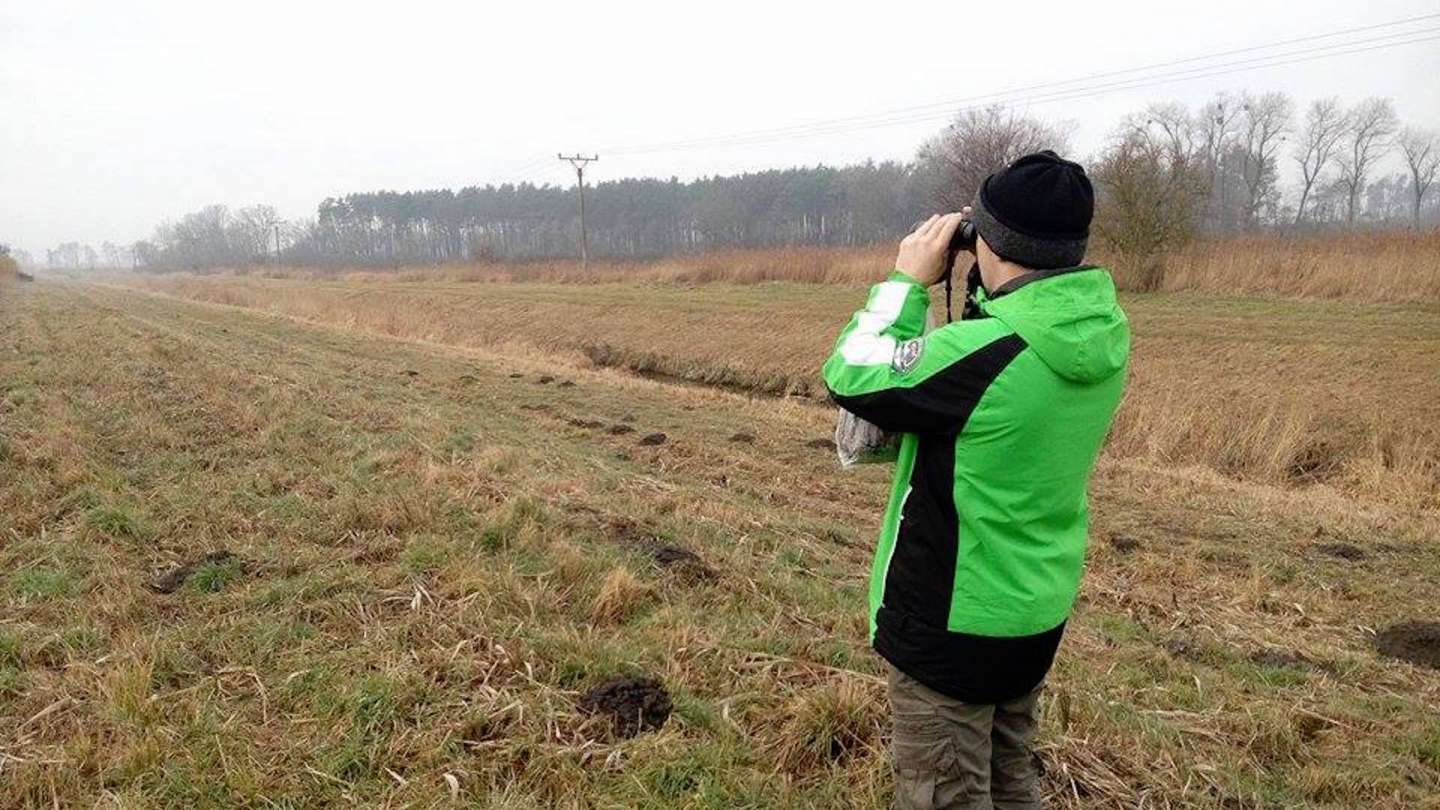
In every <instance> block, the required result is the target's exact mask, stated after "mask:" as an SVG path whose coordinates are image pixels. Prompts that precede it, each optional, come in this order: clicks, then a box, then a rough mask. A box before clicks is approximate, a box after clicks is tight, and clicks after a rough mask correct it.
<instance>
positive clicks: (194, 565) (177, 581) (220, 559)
mask: <svg viewBox="0 0 1440 810" xmlns="http://www.w3.org/2000/svg"><path fill="white" fill-rule="evenodd" d="M234 557H235V555H233V554H231V553H230V552H228V551H224V550H221V551H213V552H211V553H209V554H206V555H205V556H204V557H201V558H199V559H197V560H191V561H189V562H185V563H181V564H179V565H177V566H175V567H174V568H171V569H170V570H169V571H166V572H165V573H163V574H161V575H160V576H158V577H156V578H155V579H154V580H152V581H151V582H150V584H149V586H150V590H152V591H154V592H156V593H174V592H176V591H178V590H180V587H181V586H182V585H184V584H185V581H186V580H188V579H190V576H191V575H192V574H194V573H195V572H196V571H198V570H199V569H200V566H202V565H207V564H219V563H225V562H229V561H230V560H232V559H234Z"/></svg>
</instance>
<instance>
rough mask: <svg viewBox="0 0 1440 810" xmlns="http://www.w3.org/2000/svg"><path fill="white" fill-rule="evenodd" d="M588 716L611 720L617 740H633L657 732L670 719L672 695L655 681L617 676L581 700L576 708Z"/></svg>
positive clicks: (582, 696)
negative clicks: (643, 733) (641, 734)
mask: <svg viewBox="0 0 1440 810" xmlns="http://www.w3.org/2000/svg"><path fill="white" fill-rule="evenodd" d="M577 705H578V708H579V709H580V711H582V712H584V713H586V714H598V715H606V716H608V717H609V718H610V721H611V727H612V728H613V730H614V732H615V736H617V737H622V738H629V737H634V736H635V735H637V734H639V733H640V732H642V731H656V730H658V729H659V728H660V727H661V726H663V725H665V721H666V720H668V719H670V710H671V708H672V704H671V701H670V693H669V692H667V691H665V687H664V685H662V684H661V683H660V681H658V680H656V679H654V678H643V677H641V678H632V677H627V676H623V675H622V676H617V677H614V678H611V679H610V680H608V681H605V682H604V683H602V684H600V685H599V686H597V687H595V688H594V689H591V690H590V691H589V692H586V693H585V694H584V695H581V696H580V702H579V703H578V704H577Z"/></svg>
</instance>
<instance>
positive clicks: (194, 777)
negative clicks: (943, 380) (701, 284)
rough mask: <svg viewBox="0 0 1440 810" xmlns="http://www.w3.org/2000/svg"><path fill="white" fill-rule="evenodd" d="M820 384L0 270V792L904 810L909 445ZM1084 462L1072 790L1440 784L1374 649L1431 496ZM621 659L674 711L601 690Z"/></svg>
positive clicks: (1412, 606)
mask: <svg viewBox="0 0 1440 810" xmlns="http://www.w3.org/2000/svg"><path fill="white" fill-rule="evenodd" d="M677 317H678V316H677ZM1376 362H1377V365H1378V364H1379V361H1376ZM1387 373H1388V372H1387ZM1395 379H1399V377H1398V376H1397V377H1396V378H1395ZM830 419H831V416H830V414H829V413H828V411H826V410H825V409H824V408H823V407H819V406H817V405H816V404H813V403H798V402H791V401H785V400H776V399H768V398H756V399H751V398H747V397H744V396H741V395H737V394H732V393H725V392H723V391H717V390H711V389H708V388H698V387H694V386H677V385H672V384H666V383H663V382H658V381H651V380H645V379H638V378H636V377H634V376H632V375H629V374H627V373H625V372H624V371H621V370H618V369H597V368H593V367H591V366H590V365H589V364H587V363H585V362H583V361H582V360H580V359H578V358H577V357H576V354H575V353H574V352H573V351H559V350H556V351H553V352H551V351H547V350H546V349H544V348H536V347H534V346H525V345H514V346H508V347H506V346H498V347H465V346H457V345H447V344H442V343H436V342H422V341H416V340H406V339H400V338H394V337H384V336H380V335H376V334H370V333H367V332H364V331H360V330H356V329H347V328H340V327H337V326H327V325H322V324H314V323H301V322H299V321H297V320H293V319H291V318H287V317H283V316H279V315H274V314H266V313H259V312H254V311H248V310H244V309H239V308H234V307H223V306H215V305H211V304H204V303H195V302H186V301H181V300H177V299H174V298H168V297H163V296H158V295H154V294H150V293H146V292H143V291H138V290H131V289H121V288H113V287H104V286H87V285H80V284H60V283H37V284H32V285H25V286H24V287H6V288H0V600H3V607H0V807H50V806H90V805H100V806H116V807H127V808H128V807H233V806H244V807H256V808H261V807H322V806H331V805H337V806H349V805H352V804H353V805H358V806H388V807H401V806H406V807H409V806H417V807H431V806H434V807H443V806H451V805H455V806H462V805H463V806H475V805H477V804H478V805H479V806H496V807H517V808H519V807H550V806H560V807H633V806H640V807H657V808H659V807H716V808H719V807H806V806H810V807H852V806H858V807H882V806H884V805H885V803H886V802H887V801H888V790H889V787H888V785H889V777H888V773H887V770H886V769H887V761H886V757H885V753H884V745H885V717H884V703H883V687H882V685H881V684H880V681H879V677H878V676H879V675H881V674H882V671H881V669H880V667H879V665H878V661H877V660H876V659H875V658H874V656H873V655H872V654H871V653H869V652H868V650H867V649H866V647H865V644H864V612H863V589H864V583H865V576H866V573H867V566H868V557H869V547H870V543H871V538H872V535H873V533H874V531H875V530H876V527H877V524H878V517H879V508H880V505H881V503H882V500H883V497H884V492H885V488H886V482H885V475H884V473H885V470H883V469H880V468H874V469H866V470H862V471H859V472H857V473H841V472H839V471H838V470H837V469H836V465H835V462H834V458H833V453H832V452H831V451H830V450H828V449H827V448H825V447H823V446H820V445H823V440H824V439H825V438H826V437H827V436H828V434H829V428H830ZM657 437H658V438H657ZM1093 489H1094V493H1095V494H1094V499H1093V502H1092V512H1093V514H1094V525H1093V531H1092V547H1091V551H1090V564H1089V565H1090V567H1089V573H1088V575H1087V577H1088V578H1087V580H1086V585H1085V587H1084V589H1083V594H1082V598H1081V604H1080V606H1079V608H1078V610H1077V615H1076V618H1075V620H1074V621H1073V623H1072V625H1071V628H1070V630H1069V631H1068V633H1067V638H1066V641H1065V644H1064V646H1063V647H1062V651H1061V661H1060V663H1059V665H1058V667H1057V670H1056V672H1055V674H1054V675H1053V676H1052V683H1051V698H1050V700H1049V701H1048V702H1047V704H1046V709H1045V713H1044V718H1043V730H1042V745H1041V749H1040V754H1041V756H1042V758H1043V760H1044V763H1045V766H1046V790H1047V792H1048V794H1049V797H1050V801H1051V802H1052V805H1053V806H1056V807H1074V808H1080V807H1085V808H1092V807H1114V808H1121V807H1127V808H1133V807H1137V806H1144V807H1157V808H1159V807H1216V808H1219V807H1227V808H1234V807H1271V806H1297V805H1304V806H1320V807H1336V808H1339V807H1357V806H1375V807H1440V803H1437V801H1436V797H1437V796H1440V713H1437V712H1436V711H1435V710H1434V708H1435V706H1436V705H1437V704H1440V669H1436V668H1433V667H1427V666H1423V665H1416V664H1411V663H1406V662H1402V661H1398V660H1396V659H1394V658H1392V657H1387V656H1384V655H1381V654H1380V653H1379V652H1377V649H1376V648H1377V645H1378V646H1381V647H1386V648H1387V649H1391V648H1393V647H1394V645H1393V644H1392V643H1391V641H1393V640H1394V639H1395V638H1397V636H1396V635H1395V634H1394V633H1393V632H1391V633H1387V632H1386V629H1387V628H1390V627H1391V626H1393V625H1396V624H1397V623H1404V622H1407V621H1410V620H1433V619H1434V606H1435V605H1436V604H1440V540H1437V537H1436V526H1435V521H1434V516H1433V513H1430V512H1424V511H1415V510H1408V509H1403V508H1400V507H1399V506H1394V505H1387V504H1385V503H1371V504H1368V505H1357V503H1356V502H1355V501H1353V500H1351V499H1349V498H1346V497H1342V496H1341V495H1340V494H1339V493H1337V492H1336V491H1334V490H1331V489H1326V488H1318V489H1297V488H1291V487H1280V486H1270V485H1267V484H1260V483H1243V482H1236V481H1234V480H1230V479H1227V478H1224V477H1222V476H1220V475H1218V474H1215V473H1211V472H1207V471H1204V470H1201V469H1199V468H1172V467H1165V466H1159V465H1156V464H1154V463H1153V462H1152V461H1150V460H1147V459H1144V458H1110V459H1108V460H1107V461H1106V462H1104V463H1103V464H1102V467H1101V469H1100V471H1099V473H1098V474H1097V477H1096V480H1095V482H1094V487H1093ZM167 574H169V576H168V577H167ZM166 591H168V592H166ZM1377 634H1378V640H1377ZM1402 634H1403V633H1402ZM1387 639H1389V640H1391V641H1387ZM1416 644H1419V647H1420V648H1421V649H1422V652H1423V649H1427V648H1425V647H1424V644H1423V643H1420V642H1416ZM1411 646H1412V647H1415V646H1416V645H1415V644H1412V645H1411ZM617 673H624V674H630V675H643V676H647V677H654V678H656V679H658V680H659V681H660V683H661V684H663V686H664V688H665V689H666V690H668V692H669V694H670V696H671V698H672V701H673V714H672V715H671V716H670V717H669V719H668V722H666V723H665V725H664V726H663V727H662V728H661V729H659V730H658V731H648V732H645V733H642V734H640V735H639V736H636V737H634V738H633V739H620V738H618V737H617V736H616V734H615V731H614V729H613V728H612V727H611V726H610V724H609V722H608V721H607V720H606V719H605V718H604V717H595V716H589V715H587V714H585V713H582V712H580V711H579V710H578V709H577V708H576V704H577V701H578V699H579V696H580V695H581V694H582V693H583V692H585V691H586V690H588V689H590V688H591V687H592V686H594V685H596V684H598V683H600V682H601V681H603V680H605V679H606V678H608V677H610V676H612V675H615V674H617Z"/></svg>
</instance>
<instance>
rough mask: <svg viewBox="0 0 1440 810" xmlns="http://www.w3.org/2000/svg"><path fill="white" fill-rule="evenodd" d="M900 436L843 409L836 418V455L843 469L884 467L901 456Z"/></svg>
mask: <svg viewBox="0 0 1440 810" xmlns="http://www.w3.org/2000/svg"><path fill="white" fill-rule="evenodd" d="M900 436H901V434H899V433H887V432H885V431H883V430H881V429H880V428H878V427H875V426H874V425H872V424H870V423H869V422H866V421H865V420H864V419H861V418H860V417H858V416H856V415H855V414H853V413H850V412H849V411H847V410H845V409H844V408H841V409H840V415H839V416H838V417H837V418H836V419H835V453H836V455H838V456H840V466H841V467H849V466H851V465H854V464H883V463H885V462H888V461H894V460H895V458H896V457H897V456H899V455H900Z"/></svg>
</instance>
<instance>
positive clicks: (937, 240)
mask: <svg viewBox="0 0 1440 810" xmlns="http://www.w3.org/2000/svg"><path fill="white" fill-rule="evenodd" d="M969 210H970V209H969V208H968V207H967V208H966V209H965V210H964V211H961V212H957V213H953V214H944V215H941V214H936V215H935V216H933V217H930V218H929V219H927V220H925V221H924V222H923V223H921V224H920V227H918V228H916V229H915V230H914V231H913V232H912V233H911V234H910V235H909V236H907V237H905V238H904V239H903V240H901V242H900V255H898V256H896V257H895V269H896V270H899V271H900V272H902V273H904V274H905V275H907V276H909V277H911V278H913V279H915V281H917V282H919V284H920V285H921V286H923V287H929V286H930V285H932V284H934V283H936V282H938V281H939V280H940V279H941V278H942V277H944V275H945V271H946V270H948V269H949V268H947V267H946V266H945V258H946V255H947V253H948V251H949V248H950V238H951V237H953V236H954V235H955V229H956V228H958V227H960V222H961V220H963V219H965V216H966V215H967V214H968V213H969Z"/></svg>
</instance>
